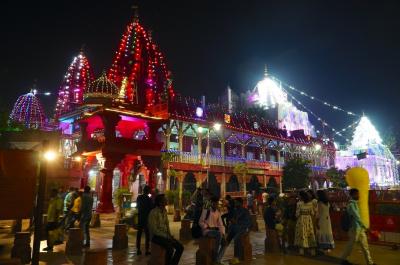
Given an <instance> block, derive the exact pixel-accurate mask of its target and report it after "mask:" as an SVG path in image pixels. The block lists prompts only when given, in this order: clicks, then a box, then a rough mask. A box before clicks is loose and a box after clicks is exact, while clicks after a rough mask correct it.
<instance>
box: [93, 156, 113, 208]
mask: <svg viewBox="0 0 400 265" xmlns="http://www.w3.org/2000/svg"><path fill="white" fill-rule="evenodd" d="M117 163H118V162H116V161H115V160H113V159H111V158H108V157H106V159H105V162H104V168H103V169H102V170H101V171H100V172H101V174H102V181H101V187H100V203H99V204H98V206H97V212H99V213H112V212H114V206H113V203H112V179H113V171H114V168H115V166H116V165H117Z"/></svg>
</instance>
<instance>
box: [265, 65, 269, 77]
mask: <svg viewBox="0 0 400 265" xmlns="http://www.w3.org/2000/svg"><path fill="white" fill-rule="evenodd" d="M264 77H268V68H267V65H266V64H265V65H264Z"/></svg>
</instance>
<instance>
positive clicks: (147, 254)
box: [138, 250, 151, 256]
mask: <svg viewBox="0 0 400 265" xmlns="http://www.w3.org/2000/svg"><path fill="white" fill-rule="evenodd" d="M144 254H145V255H146V256H149V255H151V252H150V251H148V250H147V251H146V253H144ZM138 255H139V254H138Z"/></svg>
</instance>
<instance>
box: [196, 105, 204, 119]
mask: <svg viewBox="0 0 400 265" xmlns="http://www.w3.org/2000/svg"><path fill="white" fill-rule="evenodd" d="M196 116H197V117H199V118H201V117H203V109H202V108H200V107H197V108H196Z"/></svg>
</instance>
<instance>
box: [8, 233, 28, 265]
mask: <svg viewBox="0 0 400 265" xmlns="http://www.w3.org/2000/svg"><path fill="white" fill-rule="evenodd" d="M30 243H31V234H30V233H29V232H17V233H15V239H14V245H13V247H12V249H11V258H19V259H20V260H21V263H24V264H26V263H30V262H31V245H30Z"/></svg>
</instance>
